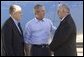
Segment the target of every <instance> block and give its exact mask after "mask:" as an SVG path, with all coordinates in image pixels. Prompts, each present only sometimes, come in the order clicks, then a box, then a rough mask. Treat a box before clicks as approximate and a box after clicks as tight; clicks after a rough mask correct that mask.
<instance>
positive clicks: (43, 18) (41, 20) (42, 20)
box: [34, 18, 45, 22]
mask: <svg viewBox="0 0 84 57" xmlns="http://www.w3.org/2000/svg"><path fill="white" fill-rule="evenodd" d="M34 19H35V21H36V22H39V21H41V22H43V21H45V18H43V19H42V20H38V19H37V18H34Z"/></svg>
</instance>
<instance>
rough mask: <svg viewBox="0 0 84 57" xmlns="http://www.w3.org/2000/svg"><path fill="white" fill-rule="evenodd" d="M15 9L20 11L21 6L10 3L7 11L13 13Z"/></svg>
mask: <svg viewBox="0 0 84 57" xmlns="http://www.w3.org/2000/svg"><path fill="white" fill-rule="evenodd" d="M17 11H21V7H20V6H18V5H11V6H10V8H9V13H10V14H11V13H13V12H17Z"/></svg>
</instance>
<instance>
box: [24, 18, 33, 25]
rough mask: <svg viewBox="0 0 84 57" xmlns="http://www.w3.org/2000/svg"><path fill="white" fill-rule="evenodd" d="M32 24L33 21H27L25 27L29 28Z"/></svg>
mask: <svg viewBox="0 0 84 57" xmlns="http://www.w3.org/2000/svg"><path fill="white" fill-rule="evenodd" d="M33 22H34V19H32V20H30V21H28V22H27V23H26V26H29V25H30V24H32V23H33Z"/></svg>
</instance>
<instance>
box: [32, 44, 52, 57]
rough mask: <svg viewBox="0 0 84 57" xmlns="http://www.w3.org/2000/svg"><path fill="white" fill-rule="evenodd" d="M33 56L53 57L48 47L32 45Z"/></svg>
mask: <svg viewBox="0 0 84 57" xmlns="http://www.w3.org/2000/svg"><path fill="white" fill-rule="evenodd" d="M31 56H51V51H50V49H49V47H48V46H41V45H32V47H31Z"/></svg>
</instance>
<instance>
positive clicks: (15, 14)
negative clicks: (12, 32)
mask: <svg viewBox="0 0 84 57" xmlns="http://www.w3.org/2000/svg"><path fill="white" fill-rule="evenodd" d="M13 15H14V18H15V19H16V20H18V21H19V20H20V19H21V16H22V13H21V11H16V12H14V14H13Z"/></svg>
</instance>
